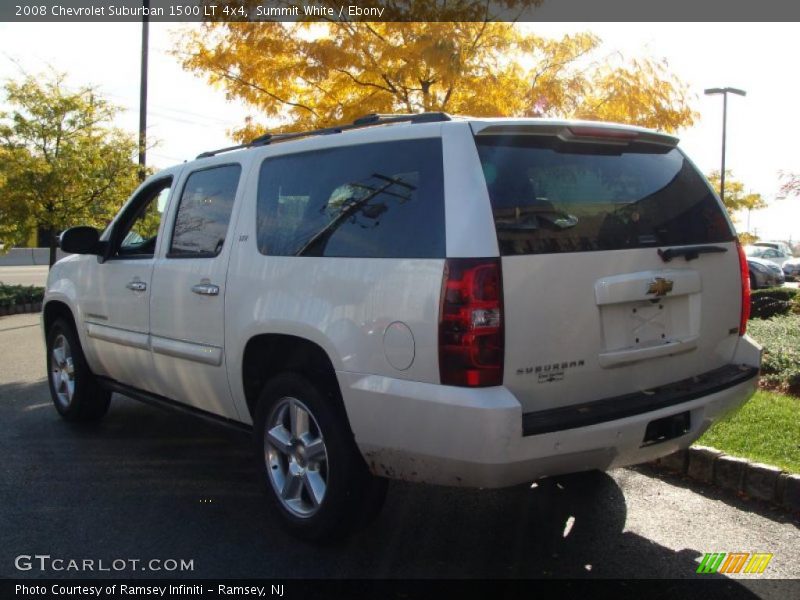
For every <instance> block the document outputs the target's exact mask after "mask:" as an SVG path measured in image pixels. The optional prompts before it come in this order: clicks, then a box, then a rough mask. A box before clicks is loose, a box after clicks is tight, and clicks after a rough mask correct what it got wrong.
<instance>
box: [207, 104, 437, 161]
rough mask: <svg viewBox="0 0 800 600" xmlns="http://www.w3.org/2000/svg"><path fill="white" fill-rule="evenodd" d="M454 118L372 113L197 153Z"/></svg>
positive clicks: (432, 114)
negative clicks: (329, 124) (315, 127)
mask: <svg viewBox="0 0 800 600" xmlns="http://www.w3.org/2000/svg"><path fill="white" fill-rule="evenodd" d="M450 120H452V119H451V117H450V115H448V114H447V113H443V112H424V113H416V114H380V113H371V114H368V115H364V116H363V117H359V118H358V119H356V120H355V121H353V122H352V123H351V124H350V125H338V126H333V127H323V128H321V129H312V130H310V131H297V132H293V133H265V134H264V135H260V136H258V137H257V138H255V139H253V140H251V141H250V142H248V143H246V144H238V145H236V146H228V147H226V148H220V149H219V150H209V151H208V152H202V153H200V154H198V155H197V158H209V157H211V156H216V155H217V154H222V153H224V152H232V151H234V150H242V149H244V148H255V147H258V146H266V145H268V144H272V143H274V142H285V141H287V140H294V139H297V138H303V137H311V136H314V135H330V134H332V133H342V132H343V131H348V130H351V129H362V128H364V127H371V126H373V125H385V124H388V123H404V122H408V123H436V122H441V121H450Z"/></svg>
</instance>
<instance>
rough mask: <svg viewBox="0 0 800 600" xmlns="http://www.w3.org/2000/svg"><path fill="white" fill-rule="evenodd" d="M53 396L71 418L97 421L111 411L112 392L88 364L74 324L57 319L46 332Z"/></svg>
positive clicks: (51, 392)
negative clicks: (102, 383) (96, 376)
mask: <svg viewBox="0 0 800 600" xmlns="http://www.w3.org/2000/svg"><path fill="white" fill-rule="evenodd" d="M47 373H48V378H47V380H48V383H49V386H50V396H51V397H52V399H53V404H55V407H56V410H58V413H59V414H60V415H61V416H62V417H64V418H65V419H67V420H69V421H95V420H97V419H100V418H102V417H103V416H104V415H105V414H106V412H108V405H109V403H110V401H111V393H110V392H108V391H106V390H104V389H102V388H101V387H100V385H99V384H98V383H97V380H96V378H95V376H94V374H93V373H92V372H91V370H89V365H87V364H86V358H85V357H84V355H83V349H82V348H81V343H80V340H79V339H78V334H77V333H76V331H75V328H74V327H73V325H72V323H70V322H69V321H67V320H65V319H57V320H56V321H55V322H54V323H53V325H52V326H51V327H50V329H49V330H48V332H47Z"/></svg>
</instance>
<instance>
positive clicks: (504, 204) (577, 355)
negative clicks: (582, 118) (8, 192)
mask: <svg viewBox="0 0 800 600" xmlns="http://www.w3.org/2000/svg"><path fill="white" fill-rule="evenodd" d="M677 142H678V140H677V139H676V138H674V137H671V136H669V135H665V134H663V133H657V132H654V131H649V130H647V129H642V128H637V127H629V126H624V125H616V124H604V123H589V122H572V121H557V120H539V119H489V118H466V117H465V118H458V117H450V116H449V115H446V114H443V113H423V114H419V115H390V116H386V115H369V116H367V117H365V118H362V119H359V120H358V121H356V122H355V123H353V124H352V125H347V126H340V127H335V128H330V129H325V130H318V131H310V132H305V133H292V134H283V135H281V134H277V135H272V136H270V135H266V136H262V137H261V138H257V139H256V140H254V141H253V142H251V143H250V144H245V145H243V146H240V147H238V148H227V149H223V150H218V151H212V152H206V153H203V154H201V155H200V156H198V158H197V160H194V161H191V162H188V163H184V164H180V165H176V166H174V167H171V168H169V169H166V170H164V171H162V172H160V173H157V174H155V175H153V176H151V177H150V178H149V179H148V180H147V181H145V182H144V183H143V184H142V185H141V186H140V187H139V189H138V190H136V192H134V194H133V196H132V197H131V199H130V200H129V201H128V202H127V204H126V205H125V206H124V207H123V208H122V210H121V211H120V213H119V214H118V215H117V217H116V218H115V219H114V221H113V222H112V223H111V224H110V225H109V226H108V228H107V229H106V231H105V232H103V233H101V232H99V231H97V230H94V229H92V228H89V227H78V228H73V229H69V230H67V231H66V232H64V233H63V234H62V236H61V247H62V249H63V250H65V251H68V252H72V253H74V254H73V255H72V256H70V257H68V258H65V259H63V260H61V261H59V262H58V263H57V264H56V265H55V266H54V267H53V269H52V270H51V271H50V275H49V278H48V282H47V292H46V296H45V306H44V311H43V326H44V332H45V336H46V340H47V366H48V371H49V378H48V379H49V384H50V392H51V395H52V399H53V402H54V404H55V408H56V409H57V410H58V412H59V413H60V414H61V415H62V416H63V417H64V418H65V419H67V420H92V419H99V418H100V417H102V416H103V415H104V414H105V413H106V411H107V409H108V406H109V399H110V396H111V392H116V393H121V394H125V395H128V396H131V397H133V398H136V399H139V400H142V401H145V402H149V403H156V404H162V405H166V406H169V407H171V408H181V409H185V410H186V411H187V412H189V413H193V414H195V415H200V416H203V417H206V418H212V419H216V420H219V421H221V422H224V423H227V424H229V425H230V424H234V425H236V426H240V427H245V428H248V429H250V430H252V432H253V435H254V437H255V439H256V441H257V448H258V452H257V454H258V461H259V472H258V476H259V477H260V478H262V479H263V480H264V482H265V484H266V489H267V490H268V494H269V495H270V497H271V499H272V501H273V502H274V508H275V511H276V513H277V514H278V515H279V516H280V517H281V518H282V519H283V521H284V522H285V523H286V525H287V526H288V527H290V528H291V529H292V530H293V531H294V532H295V533H297V534H298V535H300V536H303V537H306V538H321V537H332V536H336V535H341V534H343V533H345V532H347V531H348V530H349V529H351V528H353V527H355V526H356V525H357V524H358V523H359V522H360V521H363V520H364V519H365V518H366V517H368V516H370V515H374V514H375V513H376V512H377V511H376V509H377V507H379V506H380V503H381V502H382V500H383V495H384V493H385V490H386V478H394V479H400V480H406V481H417V482H425V483H434V484H440V485H452V486H469V487H476V488H480V487H488V488H497V487H503V486H513V485H517V484H521V483H526V482H531V481H533V480H535V479H537V478H540V477H544V476H548V475H557V474H562V473H572V472H577V471H586V470H591V469H609V468H613V467H618V466H622V465H630V464H636V463H642V462H646V461H650V460H653V459H655V458H658V457H660V456H664V455H667V454H670V453H672V452H675V451H676V450H678V449H681V448H686V447H687V446H689V445H690V444H691V443H692V442H693V441H694V440H696V439H697V438H698V437H699V436H700V435H701V434H702V433H703V432H704V431H706V429H708V427H709V426H710V425H711V424H712V423H713V422H714V421H715V420H717V419H719V418H720V417H722V416H723V415H725V414H727V413H728V412H729V411H731V410H732V409H734V408H736V407H738V406H739V405H741V404H742V403H743V402H745V401H746V400H747V399H748V398H749V397H750V396H751V395H752V394H753V392H754V391H755V389H756V384H757V382H758V372H759V365H760V362H761V349H760V347H759V346H758V345H757V344H756V343H755V342H753V341H752V340H751V339H750V338H749V337H748V336H746V335H745V328H746V326H747V318H748V313H749V308H750V288H749V277H748V265H747V260H746V258H745V256H744V253H743V251H742V248H741V246H740V245H739V243H738V241H737V238H736V234H735V232H734V230H733V227H732V225H731V222H730V220H729V219H728V217H727V216H726V213H725V210H724V208H723V206H722V204H721V202H720V201H719V198H718V197H717V196H716V195H715V194H714V191H713V189H712V188H711V186H710V185H709V184H708V182H707V181H706V179H705V178H704V177H703V175H702V174H701V173H700V172H699V171H698V170H697V169H696V167H695V166H694V165H693V164H692V162H691V161H690V160H689V159H688V158H687V157H686V156H685V155H684V153H683V152H682V151H681V150H680V149H678V148H677ZM134 426H135V425H134V424H131V425H130V427H131V428H132V427H134ZM115 427H116V428H119V427H120V425H119V424H117V425H116V426H115ZM142 433H143V434H144V435H146V432H142ZM86 435H87V434H86V433H84V432H83V431H81V433H80V435H79V437H85V436H86ZM126 435H127V434H126ZM187 439H193V438H187ZM101 454H102V452H101ZM165 458H169V456H166V457H165ZM165 486H168V484H165ZM162 491H163V488H162Z"/></svg>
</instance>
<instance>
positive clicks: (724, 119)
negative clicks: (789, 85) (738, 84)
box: [705, 87, 747, 202]
mask: <svg viewBox="0 0 800 600" xmlns="http://www.w3.org/2000/svg"><path fill="white" fill-rule="evenodd" d="M705 94H706V96H713V95H715V94H722V169H721V170H720V172H719V197H720V200H722V201H723V202H725V137H726V134H727V128H728V94H736V95H737V96H746V95H747V92H745V91H744V90H739V89H736V88H732V87H725V88H708V89H707V90H705Z"/></svg>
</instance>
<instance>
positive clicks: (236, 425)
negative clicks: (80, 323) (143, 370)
mask: <svg viewBox="0 0 800 600" xmlns="http://www.w3.org/2000/svg"><path fill="white" fill-rule="evenodd" d="M97 382H98V383H99V384H100V385H101V386H102V387H104V388H105V389H107V390H108V391H110V392H114V393H117V394H122V395H123V396H126V397H128V398H131V399H132V400H138V401H139V402H143V403H145V404H149V405H150V406H155V407H158V408H162V409H165V410H168V411H172V412H179V413H184V414H189V415H191V416H193V417H197V418H198V419H202V420H203V421H206V422H208V423H214V424H215V425H225V426H226V427H230V428H231V429H235V430H237V431H240V432H242V433H248V434H249V433H252V432H253V426H252V425H248V424H246V423H242V422H241V421H235V420H233V419H229V418H227V417H221V416H219V415H215V414H214V413H210V412H208V411H205V410H201V409H199V408H195V407H193V406H189V405H188V404H184V403H183V402H177V401H175V400H170V399H169V398H165V397H164V396H159V395H158V394H151V393H150V392H145V391H143V390H139V389H137V388H134V387H131V386H129V385H125V384H124V383H120V382H118V381H115V380H113V379H109V378H107V377H97Z"/></svg>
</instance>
